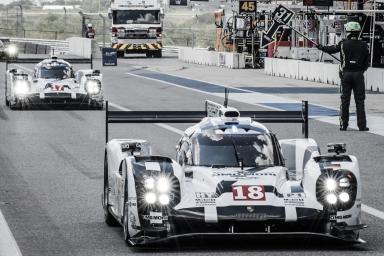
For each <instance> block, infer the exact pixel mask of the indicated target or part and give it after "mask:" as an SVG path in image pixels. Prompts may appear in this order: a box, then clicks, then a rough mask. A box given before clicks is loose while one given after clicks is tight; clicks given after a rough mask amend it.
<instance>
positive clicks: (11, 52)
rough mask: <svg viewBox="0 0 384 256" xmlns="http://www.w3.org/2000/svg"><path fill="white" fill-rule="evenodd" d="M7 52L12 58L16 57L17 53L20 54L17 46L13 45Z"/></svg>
mask: <svg viewBox="0 0 384 256" xmlns="http://www.w3.org/2000/svg"><path fill="white" fill-rule="evenodd" d="M7 51H8V54H9V55H10V56H16V55H17V52H18V49H17V46H16V45H14V44H11V45H9V46H8V48H7Z"/></svg>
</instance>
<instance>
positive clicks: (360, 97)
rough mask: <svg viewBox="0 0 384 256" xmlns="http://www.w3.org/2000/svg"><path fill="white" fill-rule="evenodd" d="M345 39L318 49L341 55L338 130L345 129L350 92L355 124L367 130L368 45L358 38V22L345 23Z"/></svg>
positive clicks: (319, 46) (361, 129)
mask: <svg viewBox="0 0 384 256" xmlns="http://www.w3.org/2000/svg"><path fill="white" fill-rule="evenodd" d="M345 30H346V32H347V39H344V40H342V41H341V42H340V43H338V44H337V45H333V46H322V45H318V46H317V47H318V48H319V50H322V51H324V52H327V53H330V54H332V53H337V52H340V57H341V76H340V77H341V116H340V130H342V131H345V130H347V127H348V121H349V104H350V101H351V92H352V90H353V95H354V98H355V103H356V114H357V126H358V127H359V130H360V131H369V128H368V127H367V120H366V117H365V109H364V100H365V83H364V72H365V71H366V70H367V69H368V65H369V50H368V45H367V43H365V42H364V41H361V40H359V39H358V38H359V33H360V30H361V28H360V24H359V23H358V22H354V21H352V22H348V23H347V24H345Z"/></svg>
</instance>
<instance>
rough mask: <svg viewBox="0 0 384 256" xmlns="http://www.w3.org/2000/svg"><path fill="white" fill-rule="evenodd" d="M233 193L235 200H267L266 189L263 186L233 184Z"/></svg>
mask: <svg viewBox="0 0 384 256" xmlns="http://www.w3.org/2000/svg"><path fill="white" fill-rule="evenodd" d="M232 195H233V200H248V201H249V200H254V201H264V200H265V190H264V187H263V186H247V185H239V186H232Z"/></svg>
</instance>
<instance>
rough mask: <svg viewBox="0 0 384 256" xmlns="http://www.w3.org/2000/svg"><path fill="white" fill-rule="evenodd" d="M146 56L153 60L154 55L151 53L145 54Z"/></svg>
mask: <svg viewBox="0 0 384 256" xmlns="http://www.w3.org/2000/svg"><path fill="white" fill-rule="evenodd" d="M145 56H147V58H152V57H153V54H152V53H151V52H147V53H145Z"/></svg>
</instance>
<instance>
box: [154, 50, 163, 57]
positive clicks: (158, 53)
mask: <svg viewBox="0 0 384 256" xmlns="http://www.w3.org/2000/svg"><path fill="white" fill-rule="evenodd" d="M155 57H156V58H161V57H163V53H162V52H161V50H160V51H157V52H156V53H155Z"/></svg>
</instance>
